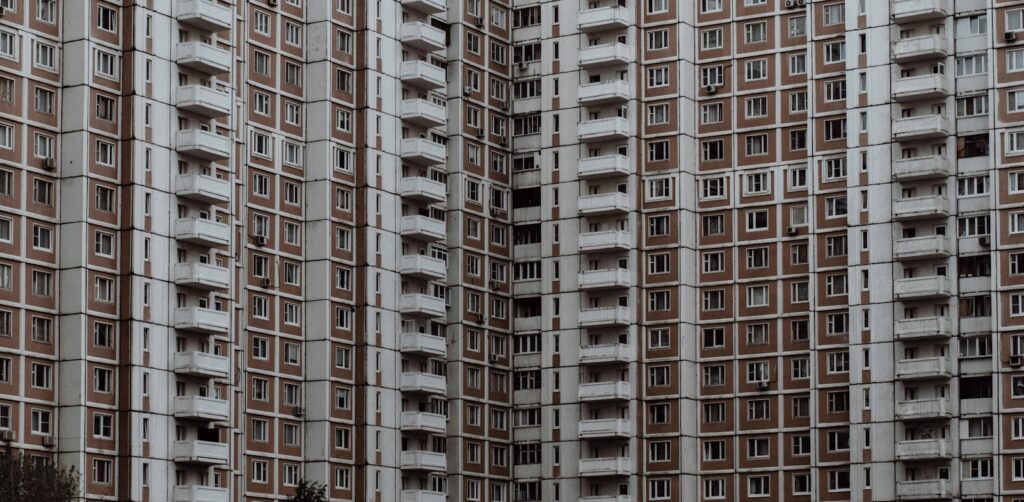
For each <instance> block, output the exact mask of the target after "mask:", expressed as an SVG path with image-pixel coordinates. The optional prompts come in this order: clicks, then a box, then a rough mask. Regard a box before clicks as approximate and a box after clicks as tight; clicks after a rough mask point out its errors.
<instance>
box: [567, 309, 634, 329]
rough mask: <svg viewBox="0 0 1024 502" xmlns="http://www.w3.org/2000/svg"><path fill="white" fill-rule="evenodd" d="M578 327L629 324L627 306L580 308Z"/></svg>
mask: <svg viewBox="0 0 1024 502" xmlns="http://www.w3.org/2000/svg"><path fill="white" fill-rule="evenodd" d="M579 324H580V327H584V328H594V327H598V326H629V307H622V306H616V307H599V308H588V309H580V321H579Z"/></svg>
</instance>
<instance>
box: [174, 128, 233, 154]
mask: <svg viewBox="0 0 1024 502" xmlns="http://www.w3.org/2000/svg"><path fill="white" fill-rule="evenodd" d="M174 138H175V139H174V146H175V148H174V149H175V150H176V151H177V152H178V153H180V154H183V155H190V156H192V157H198V158H200V159H204V160H210V161H218V160H224V159H227V158H229V157H231V138H228V137H227V136H221V135H220V134H217V133H215V132H212V131H204V130H202V129H183V130H180V131H178V132H177V133H175V136H174Z"/></svg>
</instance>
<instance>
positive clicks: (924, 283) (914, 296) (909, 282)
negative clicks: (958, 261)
mask: <svg viewBox="0 0 1024 502" xmlns="http://www.w3.org/2000/svg"><path fill="white" fill-rule="evenodd" d="M895 290H896V299H897V300H924V299H928V298H944V297H948V296H949V295H950V283H949V278H948V277H946V276H944V275H933V276H929V277H910V278H905V279H896V287H895Z"/></svg>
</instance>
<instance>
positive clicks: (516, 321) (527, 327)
mask: <svg viewBox="0 0 1024 502" xmlns="http://www.w3.org/2000/svg"><path fill="white" fill-rule="evenodd" d="M541 321H542V320H541V317H540V316H539V315H534V316H528V317H515V318H513V319H512V329H514V330H515V331H518V332H521V333H525V332H527V331H540V327H541Z"/></svg>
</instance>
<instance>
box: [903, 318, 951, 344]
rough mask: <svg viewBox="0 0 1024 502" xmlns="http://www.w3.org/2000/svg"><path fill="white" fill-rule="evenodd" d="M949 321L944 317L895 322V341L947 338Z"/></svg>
mask: <svg viewBox="0 0 1024 502" xmlns="http://www.w3.org/2000/svg"><path fill="white" fill-rule="evenodd" d="M949 324H950V323H949V319H948V318H946V317H919V318H916V319H900V320H899V321H896V328H895V334H896V339H897V340H900V341H911V340H928V339H931V338H949V336H950V333H951V331H950V328H949Z"/></svg>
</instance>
